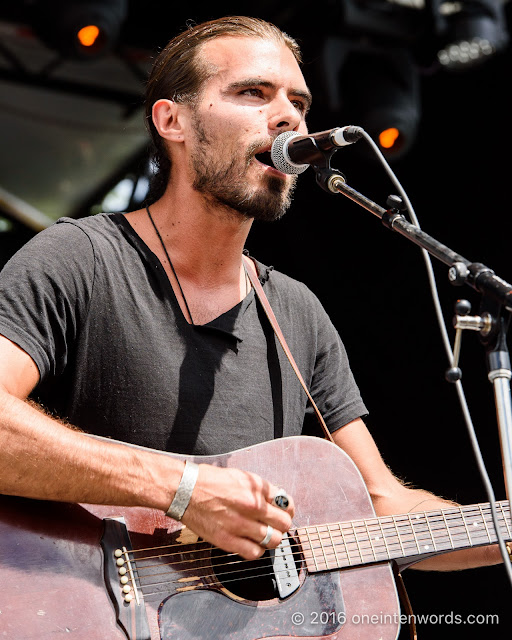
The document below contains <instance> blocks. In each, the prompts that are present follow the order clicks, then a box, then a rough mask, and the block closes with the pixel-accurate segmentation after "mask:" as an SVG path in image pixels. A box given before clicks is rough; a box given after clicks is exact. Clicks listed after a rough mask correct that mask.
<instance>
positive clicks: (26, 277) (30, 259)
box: [0, 220, 94, 380]
mask: <svg viewBox="0 0 512 640" xmlns="http://www.w3.org/2000/svg"><path fill="white" fill-rule="evenodd" d="M59 222H60V223H56V224H54V225H52V226H51V227H49V228H48V229H45V230H44V231H41V232H39V233H38V234H37V235H36V236H35V237H34V238H33V239H32V240H30V241H29V242H28V243H27V244H25V245H24V246H23V247H22V248H21V249H20V250H19V251H18V252H17V253H16V254H15V255H14V256H13V257H12V258H11V259H10V260H9V261H8V262H7V263H6V265H5V266H4V268H3V269H2V271H1V272H0V334H1V335H3V336H5V337H6V338H8V339H9V340H11V341H12V342H14V343H15V344H17V345H18V346H19V347H21V348H22V349H23V350H24V351H26V353H28V355H29V356H30V357H31V358H32V359H33V360H34V362H35V364H36V365H37V367H38V369H39V373H40V376H41V380H44V379H45V378H47V377H48V376H57V375H60V374H61V373H62V371H63V370H64V368H65V367H66V364H67V361H68V356H69V352H70V349H71V348H72V345H73V342H74V340H75V337H76V332H77V328H78V327H79V326H80V320H81V316H83V315H84V314H86V313H87V308H88V303H89V300H90V295H91V291H92V287H93V284H94V250H93V247H92V244H91V241H90V239H89V237H88V236H87V234H86V233H85V232H84V231H83V230H82V229H81V228H80V227H79V226H77V225H75V224H73V223H72V222H66V221H64V220H62V221H59Z"/></svg>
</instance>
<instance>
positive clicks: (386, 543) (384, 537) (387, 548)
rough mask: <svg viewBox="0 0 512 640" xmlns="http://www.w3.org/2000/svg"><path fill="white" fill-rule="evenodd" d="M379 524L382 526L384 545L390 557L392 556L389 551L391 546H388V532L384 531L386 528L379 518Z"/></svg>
mask: <svg viewBox="0 0 512 640" xmlns="http://www.w3.org/2000/svg"><path fill="white" fill-rule="evenodd" d="M379 526H380V530H381V532H382V539H383V540H384V546H385V547H386V554H387V556H388V558H391V554H390V552H389V547H388V541H387V539H386V534H385V533H384V529H383V527H382V521H381V520H380V518H379Z"/></svg>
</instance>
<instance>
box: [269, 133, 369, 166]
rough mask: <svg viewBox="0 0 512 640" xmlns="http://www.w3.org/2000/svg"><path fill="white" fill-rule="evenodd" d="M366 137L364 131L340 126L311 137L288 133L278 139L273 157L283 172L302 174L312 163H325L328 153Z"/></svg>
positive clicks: (310, 135) (273, 149) (282, 134)
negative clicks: (326, 153) (363, 136)
mask: <svg viewBox="0 0 512 640" xmlns="http://www.w3.org/2000/svg"><path fill="white" fill-rule="evenodd" d="M362 135H363V129H361V127H355V126H347V127H336V128H335V129H328V130H327V131H321V132H320V133H310V134H308V135H302V134H300V133H297V131H285V132H284V133H281V134H279V135H278V136H277V138H276V139H275V140H274V142H273V144H272V148H271V150H270V157H271V158H272V162H273V164H274V167H275V168H276V169H278V170H279V171H282V172H283V173H288V174H297V173H302V172H303V171H306V169H307V168H308V167H309V165H310V164H313V165H314V164H315V163H318V162H319V161H324V160H325V155H324V153H323V152H324V151H330V150H331V149H337V148H338V147H344V146H346V145H348V144H352V143H354V142H357V141H358V140H359V139H360V138H361V137H362Z"/></svg>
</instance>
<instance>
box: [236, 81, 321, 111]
mask: <svg viewBox="0 0 512 640" xmlns="http://www.w3.org/2000/svg"><path fill="white" fill-rule="evenodd" d="M249 87H265V88H266V89H276V87H277V85H276V84H275V83H274V82H270V81H269V80H262V79H261V78H246V79H245V80H237V81H235V82H232V83H231V84H229V85H228V87H227V90H228V92H229V91H237V90H238V89H247V88H249ZM289 93H290V94H291V95H293V96H297V97H298V98H302V100H304V102H305V103H306V107H307V108H308V109H309V108H310V107H311V103H312V102H313V96H312V95H311V92H310V91H304V90H303V89H292V90H291V91H290V92H289Z"/></svg>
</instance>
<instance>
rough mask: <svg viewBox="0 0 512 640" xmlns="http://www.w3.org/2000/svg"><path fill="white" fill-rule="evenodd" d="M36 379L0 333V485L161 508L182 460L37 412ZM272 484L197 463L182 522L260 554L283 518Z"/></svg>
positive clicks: (286, 519)
mask: <svg viewBox="0 0 512 640" xmlns="http://www.w3.org/2000/svg"><path fill="white" fill-rule="evenodd" d="M38 381H39V371H38V369H37V367H36V365H35V363H34V361H33V360H32V358H30V356H29V355H28V354H27V353H25V351H23V350H22V349H20V348H19V347H18V346H17V345H15V344H14V343H12V342H11V341H9V340H7V339H6V338H4V337H3V336H0V416H1V417H0V493H4V494H9V495H18V496H23V497H28V498H36V499H46V500H58V501H65V502H84V503H92V504H113V505H118V506H143V507H150V508H154V509H159V510H161V511H164V512H165V511H166V510H167V509H168V507H169V505H170V503H171V501H172V499H173V497H174V494H175V493H176V490H177V487H178V484H179V481H180V479H181V475H182V473H183V469H184V462H183V461H180V460H178V459H175V458H172V457H171V456H167V455H164V454H160V453H158V452H153V451H145V450H143V449H138V448H134V447H129V446H125V445H123V444H119V443H115V442H108V441H105V440H101V441H100V440H97V439H95V438H91V437H90V436H87V435H86V434H84V433H81V432H80V431H78V430H76V429H73V428H72V427H70V426H69V425H66V424H64V423H62V422H59V421H58V420H54V419H53V418H51V417H49V416H47V415H45V413H44V412H43V411H41V410H39V409H38V408H37V407H36V406H35V405H33V404H31V403H30V402H27V401H26V398H27V397H28V395H29V394H30V392H31V391H32V389H33V388H34V387H35V386H36V384H37V383H38ZM276 489H277V488H276V487H274V486H273V485H271V484H270V483H268V482H266V481H265V480H263V479H262V478H260V477H259V476H257V475H255V474H252V473H247V472H243V471H239V470H237V469H221V468H217V467H213V466H211V465H206V464H204V465H200V466H199V477H198V480H197V483H196V486H195V488H194V491H193V494H192V499H191V501H190V504H189V507H188V508H187V510H186V513H185V515H184V517H183V520H182V521H183V523H184V524H185V525H186V526H188V527H189V528H190V529H191V530H192V531H194V533H196V534H197V535H199V536H200V537H202V538H204V539H205V540H207V541H209V542H211V543H212V544H214V545H216V546H218V547H221V548H222V549H224V550H225V551H228V552H234V553H238V554H240V555H242V556H243V557H245V558H248V559H253V558H256V557H259V556H261V555H262V554H263V552H264V549H263V548H262V547H261V546H260V545H259V544H258V542H259V541H261V540H263V538H264V537H265V535H266V532H267V525H270V526H271V527H273V528H274V529H275V530H276V531H275V533H274V535H273V537H272V540H271V542H270V543H269V544H268V546H269V547H275V546H277V545H278V544H279V542H280V540H281V533H284V532H285V531H287V530H288V529H289V528H290V526H291V515H293V504H291V505H290V507H289V508H288V510H287V511H283V510H281V509H278V508H277V507H275V506H273V505H272V504H270V502H271V500H272V497H273V495H274V494H275V491H276Z"/></svg>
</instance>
